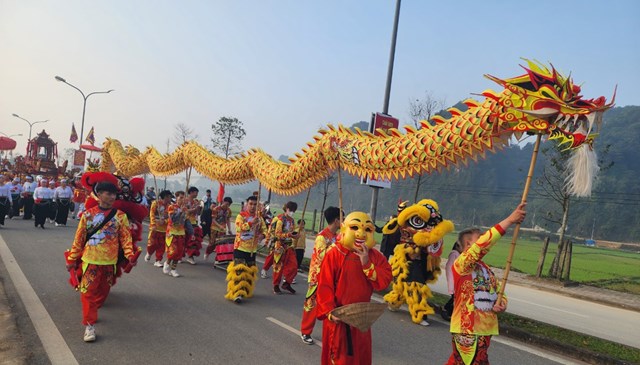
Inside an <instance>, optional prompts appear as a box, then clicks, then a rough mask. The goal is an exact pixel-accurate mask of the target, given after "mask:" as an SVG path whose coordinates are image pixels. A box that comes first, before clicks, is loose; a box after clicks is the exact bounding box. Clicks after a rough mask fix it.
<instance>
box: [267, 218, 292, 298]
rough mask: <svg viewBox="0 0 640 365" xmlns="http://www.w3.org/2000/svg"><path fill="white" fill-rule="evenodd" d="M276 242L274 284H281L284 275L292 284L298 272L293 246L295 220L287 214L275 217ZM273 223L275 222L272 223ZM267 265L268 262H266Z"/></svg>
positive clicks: (285, 279)
mask: <svg viewBox="0 0 640 365" xmlns="http://www.w3.org/2000/svg"><path fill="white" fill-rule="evenodd" d="M274 222H275V227H276V228H275V232H274V235H275V237H276V244H275V248H274V251H273V285H274V287H275V286H280V283H281V282H282V275H283V274H284V281H285V282H287V283H289V284H291V283H293V279H295V277H296V274H297V272H298V265H297V261H296V253H295V251H294V250H293V248H292V247H291V244H292V242H293V241H292V237H293V230H294V228H295V222H294V220H293V218H291V217H289V216H288V215H286V214H280V215H279V216H277V217H276V218H275V219H274ZM272 224H273V223H272ZM265 266H266V262H265Z"/></svg>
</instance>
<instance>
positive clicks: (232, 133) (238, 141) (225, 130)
mask: <svg viewBox="0 0 640 365" xmlns="http://www.w3.org/2000/svg"><path fill="white" fill-rule="evenodd" d="M211 131H212V132H213V137H211V143H212V145H213V151H214V152H218V153H221V154H222V155H223V156H224V158H229V157H230V156H234V155H237V154H239V153H241V152H242V140H243V139H244V137H245V136H246V135H247V132H246V131H245V130H244V124H243V123H242V121H241V120H238V118H231V117H222V118H220V119H218V121H217V122H215V123H214V124H212V125H211Z"/></svg>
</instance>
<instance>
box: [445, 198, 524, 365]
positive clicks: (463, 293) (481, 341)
mask: <svg viewBox="0 0 640 365" xmlns="http://www.w3.org/2000/svg"><path fill="white" fill-rule="evenodd" d="M525 206H526V203H520V205H518V207H517V208H516V209H515V210H514V211H513V212H512V213H511V214H510V215H509V216H508V217H507V218H505V219H504V220H503V221H502V222H500V223H498V224H496V225H495V226H494V227H492V228H491V229H489V230H488V231H486V232H485V233H484V234H483V235H482V236H480V231H479V230H477V229H469V230H465V231H463V232H461V234H460V235H461V237H462V242H460V244H461V245H462V253H461V254H460V256H459V257H458V258H457V259H456V261H455V262H454V264H453V270H452V271H453V280H454V292H455V297H454V302H453V303H454V306H453V315H452V316H451V334H452V341H451V342H452V346H453V353H452V354H451V357H449V361H448V362H447V365H470V364H474V365H485V364H487V365H488V364H489V357H488V355H487V350H488V349H489V345H490V344H491V336H493V335H497V334H498V316H497V313H499V312H504V311H505V310H506V309H507V298H506V297H503V298H502V301H501V302H500V303H497V299H498V280H497V279H496V277H495V275H494V274H493V272H492V271H491V269H490V268H489V266H487V265H486V264H485V263H484V262H482V258H483V257H484V255H486V254H487V253H488V252H489V250H490V249H491V247H493V245H494V244H495V243H496V242H498V240H499V239H500V237H502V236H503V235H504V234H505V231H506V230H507V228H509V226H511V225H512V224H518V223H522V221H523V220H524V218H525V216H526V212H525V210H524V208H525ZM465 232H468V233H465Z"/></svg>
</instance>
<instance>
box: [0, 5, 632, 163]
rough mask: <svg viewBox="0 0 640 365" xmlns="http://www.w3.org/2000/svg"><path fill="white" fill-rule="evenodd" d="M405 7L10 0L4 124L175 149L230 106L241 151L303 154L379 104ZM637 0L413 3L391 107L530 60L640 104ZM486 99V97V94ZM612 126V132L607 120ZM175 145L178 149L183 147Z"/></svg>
mask: <svg viewBox="0 0 640 365" xmlns="http://www.w3.org/2000/svg"><path fill="white" fill-rule="evenodd" d="M394 9H395V1H390V0H388V1H379V0H370V1H364V0H363V1H293V0H290V1H275V0H264V1H263V0H261V1H240V0H239V1H143V0H139V1H124V0H116V1H78V0H72V1H26V0H25V1H22V0H12V1H9V0H0V132H3V133H6V134H16V133H22V134H23V137H16V139H17V140H18V150H17V151H16V152H20V153H24V149H25V146H26V139H27V136H28V134H29V128H28V125H27V123H25V122H24V121H21V120H19V119H17V118H14V117H12V116H11V114H13V113H16V114H19V115H20V116H22V117H24V118H27V119H29V120H31V121H32V122H33V121H38V120H44V119H49V120H50V121H49V122H48V123H46V124H38V125H36V126H34V128H33V135H35V133H36V132H39V131H41V130H42V128H45V129H46V130H47V132H48V133H50V134H51V136H52V138H53V139H54V140H56V141H57V142H59V151H60V153H61V154H62V152H63V150H64V149H65V148H68V147H70V146H71V144H70V143H69V135H70V131H71V123H72V122H74V123H75V125H76V128H77V130H78V134H79V133H80V121H81V116H82V97H81V96H80V93H78V92H77V91H76V90H74V89H72V88H71V87H69V86H67V85H65V84H63V83H61V82H57V81H56V80H54V76H55V75H60V76H62V77H63V78H65V79H66V80H67V81H68V82H69V83H71V84H74V85H75V86H77V87H79V88H80V89H82V90H83V91H85V93H89V92H92V91H106V90H108V89H115V91H114V92H112V93H111V94H106V95H94V96H91V97H90V98H89V100H88V103H87V113H86V118H85V131H84V134H85V137H86V134H87V132H88V130H89V129H90V128H91V127H92V126H93V127H95V133H96V137H97V140H98V144H101V143H102V141H103V140H104V138H105V137H112V138H116V139H118V140H120V141H121V142H122V143H123V144H124V145H128V144H131V145H133V146H135V147H137V148H139V149H141V150H143V149H144V148H145V147H146V146H150V145H153V146H155V147H156V148H158V149H159V150H160V151H162V152H164V151H165V149H166V141H167V138H170V137H171V135H172V134H173V128H174V125H175V124H176V123H179V122H181V123H185V124H187V125H189V126H191V127H192V128H193V129H194V130H195V131H196V133H197V134H198V135H199V138H198V140H199V142H200V143H203V144H205V145H209V144H210V141H209V139H210V137H211V124H212V122H215V121H216V120H218V119H219V118H220V117H222V116H231V117H237V118H239V119H240V120H242V121H243V122H244V124H245V129H246V131H247V136H246V138H245V141H244V143H243V146H244V148H245V149H248V148H251V147H260V148H262V149H263V150H265V151H266V152H267V153H270V154H272V155H273V156H274V157H275V158H277V157H278V156H280V155H282V154H284V155H293V154H294V153H295V152H298V151H300V149H301V148H302V147H303V146H304V145H305V144H306V142H308V141H311V140H312V136H313V135H314V134H315V133H316V131H317V130H318V128H319V127H321V126H324V125H326V124H328V123H332V124H338V123H342V124H345V125H351V124H353V123H355V122H358V121H360V120H367V121H368V120H369V118H370V113H371V112H374V111H380V110H381V109H382V105H383V96H384V87H385V80H386V72H387V65H388V59H389V47H390V40H391V31H392V25H393V15H394ZM639 15H640V2H638V1H634V0H628V1H607V2H605V1H558V0H556V1H551V0H542V1H526V2H525V1H506V0H505V1H426V0H425V1H418V0H413V1H409V0H405V1H403V2H402V8H401V14H400V24H399V33H398V40H397V49H396V60H395V69H394V78H393V85H392V92H391V102H390V109H389V112H390V113H391V114H392V115H394V116H397V117H399V118H400V119H401V122H407V121H408V113H407V110H408V104H409V101H410V100H411V99H416V98H421V97H423V96H424V94H425V92H431V93H432V94H433V95H434V96H435V97H437V98H439V99H446V101H447V105H448V106H450V105H453V104H455V103H456V102H457V101H459V100H461V99H465V98H467V97H470V96H472V95H471V94H472V93H480V92H482V91H483V90H485V89H488V88H493V89H494V90H500V88H499V86H498V85H495V84H493V83H492V82H491V81H489V80H487V79H485V78H484V77H483V74H485V73H489V74H492V75H495V76H498V77H503V78H506V77H512V76H516V75H519V74H521V73H522V70H521V69H520V68H519V66H518V65H519V64H523V61H522V60H521V59H520V57H526V58H531V59H537V60H539V61H542V62H552V63H553V64H554V66H556V68H557V69H559V70H560V71H561V72H563V73H565V74H567V73H569V72H571V74H572V76H573V78H574V81H575V82H577V83H579V84H582V87H583V95H584V96H585V97H587V98H594V97H598V96H601V95H604V96H606V97H607V99H609V98H610V97H611V95H612V93H613V90H614V87H615V85H616V84H617V85H618V96H617V100H616V103H617V105H619V106H624V105H640V76H639V75H640V72H639V71H638V67H639V66H640V44H639V43H640V42H639V41H638V39H639V35H640V16H639ZM476 98H477V97H476ZM603 133H606V131H604V130H603ZM174 148H175V146H173V145H172V146H171V150H173V149H174Z"/></svg>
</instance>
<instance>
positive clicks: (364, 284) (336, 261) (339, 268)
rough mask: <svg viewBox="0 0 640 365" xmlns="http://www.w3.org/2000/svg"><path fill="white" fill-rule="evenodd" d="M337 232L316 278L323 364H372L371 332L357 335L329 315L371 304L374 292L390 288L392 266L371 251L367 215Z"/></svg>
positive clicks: (354, 216)
mask: <svg viewBox="0 0 640 365" xmlns="http://www.w3.org/2000/svg"><path fill="white" fill-rule="evenodd" d="M340 231H341V232H340V235H339V236H338V240H337V241H336V244H335V247H334V248H333V249H331V250H329V251H327V253H326V254H325V257H324V260H323V262H322V268H321V269H320V275H319V278H318V290H317V314H318V319H320V320H323V321H324V322H323V324H322V364H371V360H372V357H371V330H368V331H366V332H360V331H359V330H358V329H356V328H354V327H351V326H349V325H347V324H346V323H343V322H341V321H340V318H337V317H336V316H333V315H331V311H332V310H333V309H335V308H337V307H341V306H343V305H347V304H352V303H360V302H369V301H371V294H372V293H373V291H374V290H382V289H385V288H387V287H388V286H389V283H390V282H391V278H392V275H391V266H390V265H389V262H387V259H386V258H385V257H384V256H383V255H382V254H381V253H380V252H379V251H378V250H376V249H374V248H373V246H374V245H375V241H374V239H373V233H374V231H375V226H374V225H373V222H372V221H371V218H370V217H369V216H368V215H367V214H365V213H362V212H353V213H351V214H349V215H348V216H347V217H346V218H345V221H344V224H343V226H342V228H341V229H340ZM349 340H351V341H349ZM349 342H350V343H349Z"/></svg>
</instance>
